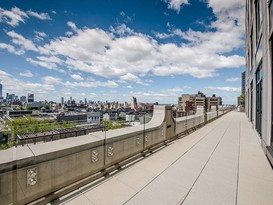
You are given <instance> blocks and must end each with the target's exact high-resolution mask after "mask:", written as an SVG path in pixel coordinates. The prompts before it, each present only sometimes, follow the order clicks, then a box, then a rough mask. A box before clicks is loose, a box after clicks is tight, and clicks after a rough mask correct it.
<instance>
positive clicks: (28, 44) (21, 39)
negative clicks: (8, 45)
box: [7, 31, 38, 51]
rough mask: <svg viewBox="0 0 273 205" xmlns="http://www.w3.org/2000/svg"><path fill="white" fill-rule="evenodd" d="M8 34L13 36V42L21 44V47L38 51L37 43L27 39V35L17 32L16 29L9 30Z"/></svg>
mask: <svg viewBox="0 0 273 205" xmlns="http://www.w3.org/2000/svg"><path fill="white" fill-rule="evenodd" d="M7 35H8V36H10V37H11V38H12V43H14V44H16V45H18V46H20V47H21V49H24V50H30V51H38V49H37V48H36V46H35V44H34V43H33V42H32V41H31V40H29V39H26V38H25V37H23V36H22V35H20V34H18V33H16V32H15V31H9V32H7Z"/></svg>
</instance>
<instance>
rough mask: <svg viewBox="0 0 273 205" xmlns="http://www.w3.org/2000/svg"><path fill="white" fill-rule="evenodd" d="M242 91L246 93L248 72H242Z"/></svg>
mask: <svg viewBox="0 0 273 205" xmlns="http://www.w3.org/2000/svg"><path fill="white" fill-rule="evenodd" d="M241 93H242V94H243V93H246V72H245V71H244V72H242V79H241Z"/></svg>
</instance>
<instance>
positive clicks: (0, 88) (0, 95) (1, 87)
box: [0, 80, 3, 97]
mask: <svg viewBox="0 0 273 205" xmlns="http://www.w3.org/2000/svg"><path fill="white" fill-rule="evenodd" d="M2 96H3V86H2V82H1V80H0V97H2Z"/></svg>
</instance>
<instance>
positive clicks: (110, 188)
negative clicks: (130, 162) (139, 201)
mask: <svg viewBox="0 0 273 205" xmlns="http://www.w3.org/2000/svg"><path fill="white" fill-rule="evenodd" d="M136 193H137V191H136V190H134V189H132V188H131V187H129V186H127V185H125V184H123V183H122V182H120V181H118V180H116V179H114V178H112V179H111V180H109V181H107V182H105V183H103V184H101V185H100V186H97V187H95V188H94V189H92V190H89V191H87V192H85V193H83V194H84V195H85V196H86V197H87V198H88V199H89V200H90V201H92V202H93V203H94V204H95V205H109V204H111V205H116V204H117V205H118V204H123V203H125V202H126V201H127V200H128V199H130V198H131V197H132V196H133V195H134V194H136Z"/></svg>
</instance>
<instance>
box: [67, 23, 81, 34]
mask: <svg viewBox="0 0 273 205" xmlns="http://www.w3.org/2000/svg"><path fill="white" fill-rule="evenodd" d="M67 25H68V26H69V27H70V28H71V29H72V30H73V31H75V32H77V31H78V28H77V26H76V24H75V23H73V22H72V21H68V22H67Z"/></svg>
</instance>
